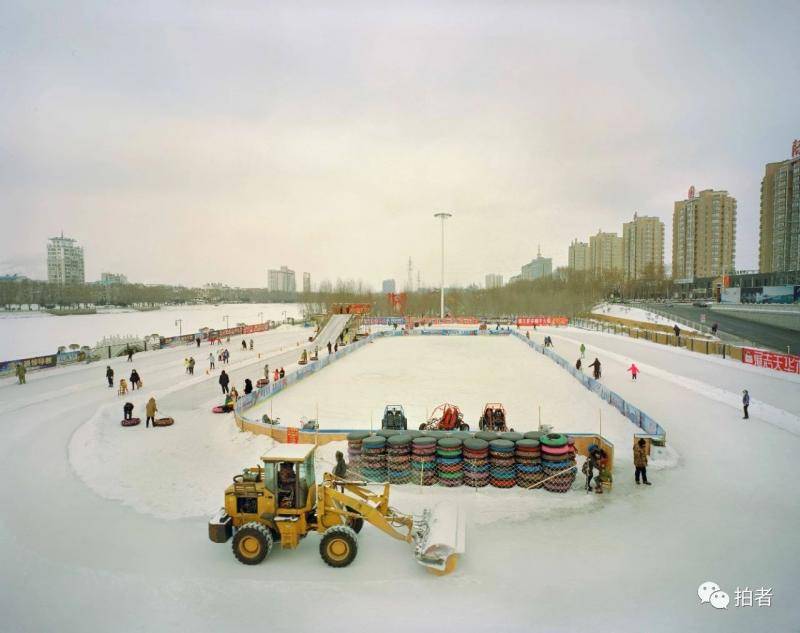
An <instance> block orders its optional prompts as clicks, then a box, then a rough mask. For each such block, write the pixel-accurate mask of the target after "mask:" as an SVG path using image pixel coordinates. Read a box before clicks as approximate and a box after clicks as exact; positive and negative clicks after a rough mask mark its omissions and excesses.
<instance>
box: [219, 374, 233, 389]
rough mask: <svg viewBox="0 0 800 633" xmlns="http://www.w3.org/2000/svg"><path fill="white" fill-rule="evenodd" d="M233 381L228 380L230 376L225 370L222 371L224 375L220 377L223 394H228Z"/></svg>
mask: <svg viewBox="0 0 800 633" xmlns="http://www.w3.org/2000/svg"><path fill="white" fill-rule="evenodd" d="M230 381H231V379H230V378H228V374H226V373H225V370H224V369H223V370H222V373H221V374H220V375H219V386H220V387H222V393H228V383H229V382H230Z"/></svg>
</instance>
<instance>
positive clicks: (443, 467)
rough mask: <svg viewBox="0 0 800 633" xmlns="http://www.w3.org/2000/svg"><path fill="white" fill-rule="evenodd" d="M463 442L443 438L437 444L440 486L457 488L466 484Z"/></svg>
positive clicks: (453, 438) (437, 470)
mask: <svg viewBox="0 0 800 633" xmlns="http://www.w3.org/2000/svg"><path fill="white" fill-rule="evenodd" d="M462 450H463V448H462V440H461V438H458V437H443V438H442V439H440V440H439V441H438V442H437V443H436V480H437V481H438V482H439V485H440V486H447V487H448V488H455V487H456V486H460V485H461V484H463V483H464V463H463V454H462Z"/></svg>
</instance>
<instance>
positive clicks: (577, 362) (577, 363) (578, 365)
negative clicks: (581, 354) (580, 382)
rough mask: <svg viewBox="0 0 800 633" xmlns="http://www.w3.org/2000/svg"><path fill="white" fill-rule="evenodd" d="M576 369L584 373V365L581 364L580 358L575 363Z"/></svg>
mask: <svg viewBox="0 0 800 633" xmlns="http://www.w3.org/2000/svg"><path fill="white" fill-rule="evenodd" d="M575 369H577V370H578V371H583V363H581V359H580V358H579V359H578V360H577V361H575Z"/></svg>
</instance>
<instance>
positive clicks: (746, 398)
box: [742, 389, 750, 420]
mask: <svg viewBox="0 0 800 633" xmlns="http://www.w3.org/2000/svg"><path fill="white" fill-rule="evenodd" d="M749 407H750V394H749V393H748V391H747V389H745V390H744V391H743V392H742V409H743V410H744V417H743V418H742V420H749V419H750V414H749V413H748V411H747V409H748V408H749Z"/></svg>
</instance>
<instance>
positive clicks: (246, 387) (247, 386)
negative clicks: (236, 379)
mask: <svg viewBox="0 0 800 633" xmlns="http://www.w3.org/2000/svg"><path fill="white" fill-rule="evenodd" d="M252 391H253V383H252V382H251V381H250V379H249V378H245V379H244V395H247V394H248V393H251V392H252Z"/></svg>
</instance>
